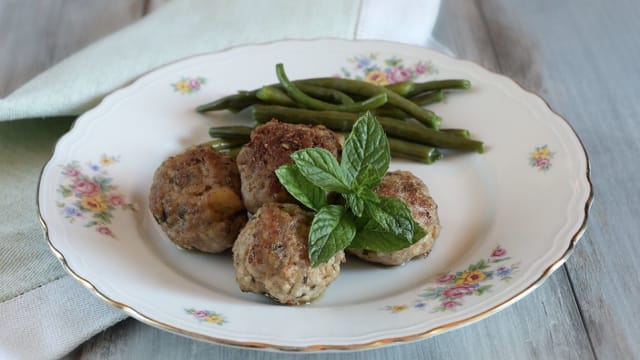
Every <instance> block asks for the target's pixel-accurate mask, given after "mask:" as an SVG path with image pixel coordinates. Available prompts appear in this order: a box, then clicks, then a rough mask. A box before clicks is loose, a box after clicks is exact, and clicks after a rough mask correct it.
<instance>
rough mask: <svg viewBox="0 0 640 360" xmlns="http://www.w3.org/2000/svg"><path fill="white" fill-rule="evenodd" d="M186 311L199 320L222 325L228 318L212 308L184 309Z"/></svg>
mask: <svg viewBox="0 0 640 360" xmlns="http://www.w3.org/2000/svg"><path fill="white" fill-rule="evenodd" d="M184 312H186V313H187V314H189V315H191V316H193V317H194V318H195V319H196V320H198V322H206V323H210V324H216V325H222V324H224V323H226V322H227V319H226V318H225V317H224V316H223V315H222V314H220V313H217V312H215V311H211V310H196V309H194V308H189V309H184Z"/></svg>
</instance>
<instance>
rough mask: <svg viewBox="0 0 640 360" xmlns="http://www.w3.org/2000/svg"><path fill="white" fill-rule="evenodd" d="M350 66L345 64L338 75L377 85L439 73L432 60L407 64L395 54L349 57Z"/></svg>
mask: <svg viewBox="0 0 640 360" xmlns="http://www.w3.org/2000/svg"><path fill="white" fill-rule="evenodd" d="M347 62H349V63H350V64H351V65H350V66H343V67H342V68H341V69H340V74H336V76H338V77H345V78H348V79H356V80H365V81H367V82H370V83H374V84H377V85H388V84H393V83H397V82H401V81H406V80H415V79H417V78H418V77H419V76H423V75H432V74H436V73H438V69H437V68H436V67H435V66H434V65H433V63H432V62H431V60H427V61H419V62H417V63H415V64H412V65H407V64H405V63H404V62H403V60H402V59H400V58H397V57H395V56H391V57H389V58H385V59H383V60H379V59H378V54H375V53H372V54H369V55H358V56H354V57H352V58H349V59H347Z"/></svg>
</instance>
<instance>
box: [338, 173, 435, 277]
mask: <svg viewBox="0 0 640 360" xmlns="http://www.w3.org/2000/svg"><path fill="white" fill-rule="evenodd" d="M374 191H375V192H376V193H377V194H378V195H381V196H386V197H394V198H399V199H401V200H402V201H404V202H405V203H406V204H407V206H408V207H409V209H410V210H411V215H412V216H413V218H414V220H415V221H416V222H417V223H418V224H420V225H421V226H422V227H423V228H424V229H425V230H426V231H427V235H426V236H425V237H424V238H422V239H420V240H419V241H418V242H416V243H415V244H413V245H411V246H409V247H407V248H404V249H401V250H398V251H391V252H376V251H369V250H363V249H349V250H348V251H349V252H350V253H352V254H354V255H356V256H357V257H359V258H361V259H364V260H367V261H371V262H376V263H380V264H384V265H401V264H403V263H405V262H407V261H409V260H411V259H413V258H416V257H419V256H423V257H426V256H427V255H429V252H430V251H431V248H432V247H433V244H434V242H435V240H436V238H437V237H438V235H440V221H439V219H438V205H437V204H436V202H435V201H434V200H433V198H431V196H430V195H429V189H428V188H427V185H425V184H424V182H422V180H420V179H419V178H417V177H416V176H415V175H413V174H412V173H410V172H408V171H402V170H399V171H393V172H388V173H387V174H385V176H384V177H383V178H382V181H381V183H380V185H378V186H377V187H376V188H375V189H374Z"/></svg>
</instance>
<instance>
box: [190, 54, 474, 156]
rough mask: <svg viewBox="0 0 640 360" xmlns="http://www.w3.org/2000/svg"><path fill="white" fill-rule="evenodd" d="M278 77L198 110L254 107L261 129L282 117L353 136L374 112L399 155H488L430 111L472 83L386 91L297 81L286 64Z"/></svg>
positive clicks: (336, 81) (408, 85)
mask: <svg viewBox="0 0 640 360" xmlns="http://www.w3.org/2000/svg"><path fill="white" fill-rule="evenodd" d="M276 77H277V78H278V83H276V84H271V85H266V86H263V87H262V88H259V89H255V90H250V91H239V92H238V93H237V94H234V95H229V96H226V97H223V98H219V99H216V100H214V101H212V102H210V103H207V104H202V105H200V106H198V107H197V108H196V110H197V111H198V112H201V113H204V112H210V111H219V110H229V111H231V112H234V113H237V112H240V111H242V110H244V109H246V108H247V107H252V116H253V120H254V121H255V122H257V123H258V124H264V123H266V122H268V121H270V120H271V119H274V118H276V119H278V120H279V121H281V122H289V123H297V124H312V125H324V126H326V127H327V128H330V129H332V130H334V131H349V130H350V129H351V127H352V126H353V124H354V123H355V121H356V120H357V118H358V116H359V114H362V113H363V112H365V111H371V113H372V114H373V115H375V116H378V119H379V121H380V122H381V123H382V126H383V128H384V130H385V132H386V133H387V136H389V140H390V142H392V148H396V149H397V148H400V149H402V151H398V150H394V149H392V151H393V152H394V155H395V154H399V155H400V156H403V157H405V158H409V159H413V160H417V161H420V162H424V163H427V164H430V163H433V162H434V161H437V160H439V159H440V158H441V157H442V154H441V153H440V151H439V149H453V150H455V151H461V152H478V153H482V152H484V144H483V143H482V141H479V140H475V139H472V138H471V137H470V134H469V131H468V130H466V129H441V128H440V125H441V120H442V119H441V118H440V117H439V116H438V115H437V114H435V113H434V112H433V111H431V110H429V109H427V108H425V107H424V106H425V105H429V104H432V103H435V102H440V101H442V100H443V99H444V95H445V91H447V92H448V91H451V90H465V89H469V88H470V87H471V84H470V82H469V81H468V80H465V79H443V80H431V81H426V82H414V81H412V80H406V81H401V82H396V83H392V84H388V85H385V86H382V85H377V84H373V83H369V82H366V81H362V80H354V79H343V78H337V77H325V78H311V79H299V80H294V81H291V80H289V78H288V76H287V74H286V73H285V71H284V66H283V65H282V64H277V65H276ZM452 130H453V131H452Z"/></svg>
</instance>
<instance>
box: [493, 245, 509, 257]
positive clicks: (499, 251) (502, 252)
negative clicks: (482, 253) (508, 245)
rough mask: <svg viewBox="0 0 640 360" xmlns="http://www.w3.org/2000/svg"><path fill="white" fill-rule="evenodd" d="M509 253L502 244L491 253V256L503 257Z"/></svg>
mask: <svg viewBox="0 0 640 360" xmlns="http://www.w3.org/2000/svg"><path fill="white" fill-rule="evenodd" d="M505 255H507V250H505V249H503V248H502V247H501V246H500V245H498V246H496V248H495V249H493V252H492V253H491V257H503V256H505Z"/></svg>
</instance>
